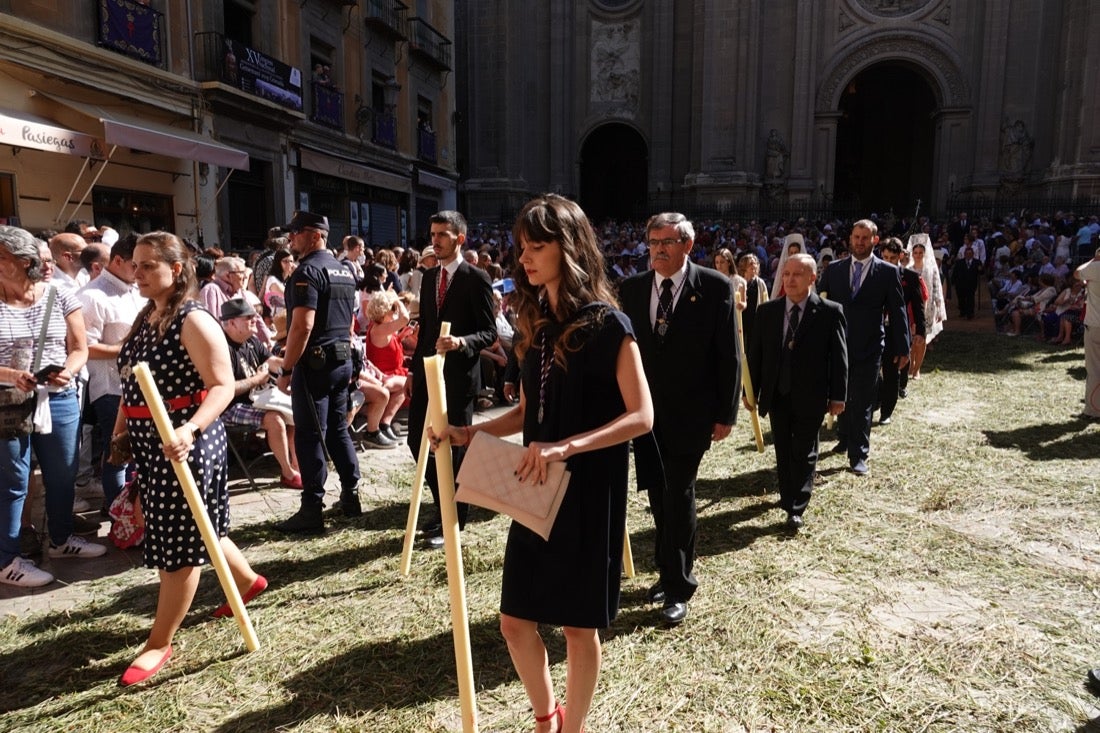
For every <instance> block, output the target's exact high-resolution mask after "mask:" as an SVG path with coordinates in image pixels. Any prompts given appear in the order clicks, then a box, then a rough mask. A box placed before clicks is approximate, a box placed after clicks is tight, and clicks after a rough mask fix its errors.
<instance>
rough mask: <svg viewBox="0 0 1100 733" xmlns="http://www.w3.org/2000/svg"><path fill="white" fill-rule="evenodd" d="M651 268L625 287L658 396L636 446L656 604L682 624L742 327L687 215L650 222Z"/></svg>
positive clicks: (733, 404) (733, 406) (731, 400)
mask: <svg viewBox="0 0 1100 733" xmlns="http://www.w3.org/2000/svg"><path fill="white" fill-rule="evenodd" d="M646 238H647V245H648V247H649V257H650V263H651V265H652V268H653V269H652V271H650V272H645V273H642V274H640V275H635V276H634V277H630V278H627V279H626V280H624V281H623V282H622V284H621V286H620V290H619V294H620V297H621V299H622V306H623V312H624V313H626V315H627V316H629V317H630V320H631V322H632V323H633V325H634V331H635V333H636V334H637V337H638V347H639V349H640V350H641V353H642V364H643V366H644V367H645V373H646V380H647V381H648V382H649V389H650V392H651V393H652V395H653V407H654V411H655V421H654V425H653V432H652V433H651V434H649V435H647V436H644V437H643V438H637V439H635V441H634V455H635V461H636V465H637V469H638V470H637V474H638V488H639V489H645V490H646V491H647V492H648V493H649V504H650V508H651V509H652V510H653V523H654V525H655V527H656V553H655V555H656V563H657V568H658V571H659V573H660V581H659V582H658V583H657V584H656V585H654V586H653V587H652V588H650V591H649V595H648V597H649V600H650V601H652V602H654V603H661V604H663V607H662V609H661V618H662V620H663V621H664V622H665V623H668V624H678V623H680V622H681V621H683V620H684V618H685V617H686V616H687V604H688V601H689V600H690V599H691V596H692V594H694V593H695V589H696V587H697V586H698V585H699V583H698V581H697V580H696V579H695V575H694V574H693V573H692V567H693V566H694V563H695V477H696V474H697V473H698V471H699V461H700V460H702V458H703V454H704V453H705V452H706V451H707V449H709V448H710V444H711V441H713V440H722V439H723V438H725V437H726V436H727V435H729V432H730V427H731V426H732V425H733V423H734V420H735V419H736V417H737V395H739V394H741V370H740V360H739V358H738V355H737V338H738V336H737V320H736V318H735V316H734V306H733V288H732V285H731V283H730V280H729V278H727V277H725V276H723V275H720V274H718V273H717V272H716V271H714V270H710V269H707V268H703V267H699V266H697V265H695V264H694V263H692V262H690V261H689V260H688V253H689V252H691V250H692V247H693V246H694V244H695V230H694V229H693V227H692V226H691V222H690V221H688V220H687V219H686V218H685V217H684V215H683V214H675V213H666V214H657V215H656V216H653V217H652V218H650V220H649V222H648V223H647V224H646Z"/></svg>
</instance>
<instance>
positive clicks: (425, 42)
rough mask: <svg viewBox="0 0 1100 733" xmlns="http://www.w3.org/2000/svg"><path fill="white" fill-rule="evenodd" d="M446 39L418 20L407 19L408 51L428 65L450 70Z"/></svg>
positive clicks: (449, 45)
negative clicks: (425, 61)
mask: <svg viewBox="0 0 1100 733" xmlns="http://www.w3.org/2000/svg"><path fill="white" fill-rule="evenodd" d="M452 45H453V44H452V43H451V42H450V41H449V40H447V38H446V37H445V36H444V35H443V34H442V33H440V32H439V31H437V30H436V29H435V28H432V27H431V26H430V25H428V24H427V23H425V22H424V21H423V20H421V19H420V18H409V51H410V52H412V53H414V54H417V55H419V56H420V57H422V58H424V59H426V60H427V61H428V62H429V63H430V64H432V65H434V66H436V67H438V68H440V69H442V70H446V71H450V70H451V46H452Z"/></svg>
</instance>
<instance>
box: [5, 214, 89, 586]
mask: <svg viewBox="0 0 1100 733" xmlns="http://www.w3.org/2000/svg"><path fill="white" fill-rule="evenodd" d="M87 360H88V345H87V342H86V340H85V337H84V319H83V317H82V316H81V312H80V301H78V300H77V299H76V298H75V297H74V296H73V295H72V294H68V293H62V292H60V291H58V290H57V289H55V288H53V287H51V286H50V285H49V284H48V283H47V282H46V279H45V272H44V270H43V262H42V254H41V249H40V244H39V242H38V240H36V239H35V238H34V237H33V236H31V234H30V232H27V231H26V230H24V229H20V228H18V227H11V226H0V364H2V365H5V366H3V367H0V382H4V383H6V384H9V385H12V386H11V387H10V388H9V389H8V390H5V391H4V399H3V400H2V401H3V402H5V403H7V405H6V406H5V407H3V408H0V420H2V423H3V431H2V434H0V481H2V483H0V524H2V526H3V532H2V534H0V583H5V584H8V585H17V586H23V587H36V586H41V585H46V584H48V583H50V582H52V581H53V576H52V575H51V574H50V573H47V572H46V571H44V570H41V569H39V568H37V567H35V565H34V564H33V563H32V562H30V561H29V560H26V559H24V558H22V557H20V555H19V526H20V520H21V515H22V512H23V503H24V501H25V500H26V498H27V485H28V481H29V479H30V473H31V450H32V449H33V450H34V452H35V454H36V455H37V456H38V458H39V466H40V468H41V470H42V480H43V483H44V484H45V490H46V515H47V519H46V527H47V529H48V531H49V535H50V547H49V551H48V556H49V558H50V559H51V560H61V559H72V558H86V557H98V556H100V555H102V554H104V553H105V552H106V551H107V548H106V547H104V546H103V545H100V544H96V543H92V542H88V541H87V540H84V539H83V538H81V537H77V536H75V535H73V515H72V508H73V484H74V483H75V480H76V469H77V441H78V435H79V429H80V407H79V404H78V402H77V392H76V382H75V380H74V376H73V375H75V374H76V373H77V372H79V371H80V369H81V368H82V367H83V366H84V363H85V362H86V361H87ZM27 396H30V399H26V397H27ZM32 412H33V415H32V414H31V413H32ZM43 458H46V459H48V460H42V459H43Z"/></svg>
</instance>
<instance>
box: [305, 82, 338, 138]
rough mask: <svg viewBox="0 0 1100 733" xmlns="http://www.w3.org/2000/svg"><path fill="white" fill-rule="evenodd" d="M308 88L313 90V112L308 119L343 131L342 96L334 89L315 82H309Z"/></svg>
mask: <svg viewBox="0 0 1100 733" xmlns="http://www.w3.org/2000/svg"><path fill="white" fill-rule="evenodd" d="M310 87H311V88H312V90H313V95H312V96H313V99H312V101H313V105H312V107H311V108H312V110H313V112H312V113H311V114H310V116H309V119H311V120H313V121H314V122H316V123H318V124H321V125H324V126H326V127H331V128H333V129H334V130H343V129H344V95H343V94H341V93H340V92H338V91H337V90H336V89H335V88H334V87H332V86H330V85H328V84H321V83H320V82H317V81H312V82H310Z"/></svg>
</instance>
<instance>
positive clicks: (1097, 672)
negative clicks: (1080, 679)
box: [1088, 669, 1100, 693]
mask: <svg viewBox="0 0 1100 733" xmlns="http://www.w3.org/2000/svg"><path fill="white" fill-rule="evenodd" d="M1088 685H1089V687H1091V688H1092V689H1093V691H1095V692H1098V693H1100V669H1090V670H1089V674H1088Z"/></svg>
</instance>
